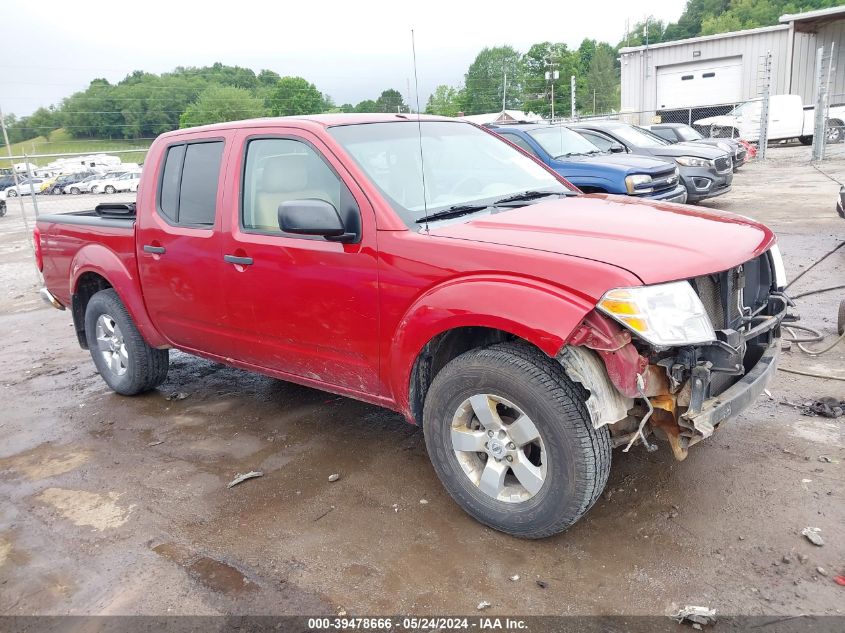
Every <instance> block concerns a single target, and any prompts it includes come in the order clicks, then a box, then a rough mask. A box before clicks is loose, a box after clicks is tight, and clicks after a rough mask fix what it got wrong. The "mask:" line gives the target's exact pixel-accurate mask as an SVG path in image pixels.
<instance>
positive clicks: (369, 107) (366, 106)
mask: <svg viewBox="0 0 845 633" xmlns="http://www.w3.org/2000/svg"><path fill="white" fill-rule="evenodd" d="M355 112H378V106H377V105H376V102H375V101H373V100H372V99H364V100H363V101H359V102H358V105H356V106H355Z"/></svg>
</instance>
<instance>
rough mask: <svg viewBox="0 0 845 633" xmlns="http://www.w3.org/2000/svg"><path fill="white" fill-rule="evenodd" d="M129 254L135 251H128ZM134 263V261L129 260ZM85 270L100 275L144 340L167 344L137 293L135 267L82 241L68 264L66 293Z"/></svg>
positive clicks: (107, 250)
mask: <svg viewBox="0 0 845 633" xmlns="http://www.w3.org/2000/svg"><path fill="white" fill-rule="evenodd" d="M132 257H133V258H134V257H135V254H134V253H132ZM133 263H134V262H133ZM85 273H96V274H97V275H100V276H101V277H103V278H104V279H105V280H106V281H107V282H108V283H109V284H110V285H111V287H112V288H114V291H115V292H116V293H117V294H118V296H119V297H120V300H121V301H122V302H123V305H125V306H126V309H127V310H128V311H129V315H130V316H131V317H132V320H133V321H134V322H135V325H136V327H137V328H138V331H139V332H140V333H141V336H143V337H144V340H145V341H146V342H147V343H148V344H149V345H150V346H152V347H158V348H162V347H167V346H168V343H167V341H166V340H165V339H164V337H163V336H162V335H161V333H159V331H158V330H157V329H156V327H155V326H154V325H153V323H152V321H151V320H150V317H149V315H148V314H147V308H146V306H144V299H143V295H142V293H141V284H140V281H139V279H138V274H137V271H136V270H135V267H134V266H132V267H131V269H130V268H129V267H127V266H126V265H125V264H124V262H123V261H121V259H120V257H118V256H117V255H116V254H115V253H114V251H111V250H109V249H108V248H106V247H105V246H102V245H100V244H86V245H85V246H83V247H82V248H80V249H79V251H78V252H77V253H76V256H75V257H74V258H73V261H72V262H71V265H70V294H71V296H73V295H74V294H76V291H77V288H78V286H79V279H80V277H82V275H84V274H85Z"/></svg>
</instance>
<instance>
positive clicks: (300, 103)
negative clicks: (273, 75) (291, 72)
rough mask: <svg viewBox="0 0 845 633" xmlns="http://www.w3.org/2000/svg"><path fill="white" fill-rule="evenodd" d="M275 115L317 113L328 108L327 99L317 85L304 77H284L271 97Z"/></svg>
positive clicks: (272, 109) (271, 106)
mask: <svg viewBox="0 0 845 633" xmlns="http://www.w3.org/2000/svg"><path fill="white" fill-rule="evenodd" d="M270 109H271V111H272V113H273V116H296V115H300V114H317V113H319V112H323V111H324V110H325V109H326V101H325V98H324V97H323V95H322V94H321V93H320V91H319V90H317V87H316V86H315V85H314V84H312V83H309V82H308V80H306V79H303V78H302V77H282V78H281V79H280V80H279V81H278V82H277V83H276V87H275V88H274V89H273V92H272V95H271V97H270Z"/></svg>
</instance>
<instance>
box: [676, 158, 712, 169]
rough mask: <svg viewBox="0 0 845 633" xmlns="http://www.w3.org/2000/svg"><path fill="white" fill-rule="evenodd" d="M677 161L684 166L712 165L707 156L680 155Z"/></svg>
mask: <svg viewBox="0 0 845 633" xmlns="http://www.w3.org/2000/svg"><path fill="white" fill-rule="evenodd" d="M675 161H676V162H677V163H678V164H679V165H683V166H684V167H710V161H709V160H707V159H706V158H696V157H695V156H678V157H677V158H675Z"/></svg>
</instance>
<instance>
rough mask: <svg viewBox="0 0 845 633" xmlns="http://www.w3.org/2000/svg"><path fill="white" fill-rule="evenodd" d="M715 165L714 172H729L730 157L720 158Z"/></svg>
mask: <svg viewBox="0 0 845 633" xmlns="http://www.w3.org/2000/svg"><path fill="white" fill-rule="evenodd" d="M714 163H715V165H716V171H719V172H722V171H729V170H730V169H731V157H730V156H721V157H719V158H717V159H716V160H715V161H714Z"/></svg>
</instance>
